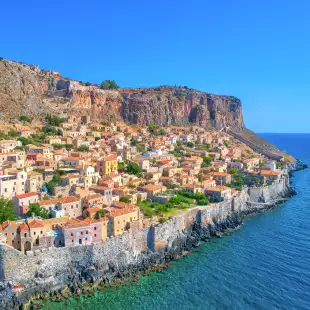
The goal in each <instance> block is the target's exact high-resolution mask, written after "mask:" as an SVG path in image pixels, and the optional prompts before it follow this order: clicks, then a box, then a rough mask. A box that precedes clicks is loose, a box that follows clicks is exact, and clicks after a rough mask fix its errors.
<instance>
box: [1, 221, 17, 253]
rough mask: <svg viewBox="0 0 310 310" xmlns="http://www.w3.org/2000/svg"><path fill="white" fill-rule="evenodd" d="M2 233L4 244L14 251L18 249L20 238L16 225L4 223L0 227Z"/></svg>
mask: <svg viewBox="0 0 310 310" xmlns="http://www.w3.org/2000/svg"><path fill="white" fill-rule="evenodd" d="M1 228H2V233H3V235H4V237H5V239H6V244H7V245H9V246H12V247H14V248H15V249H19V248H20V238H19V235H18V233H17V229H18V225H17V224H16V222H13V221H9V220H8V221H5V222H3V223H2V225H1Z"/></svg>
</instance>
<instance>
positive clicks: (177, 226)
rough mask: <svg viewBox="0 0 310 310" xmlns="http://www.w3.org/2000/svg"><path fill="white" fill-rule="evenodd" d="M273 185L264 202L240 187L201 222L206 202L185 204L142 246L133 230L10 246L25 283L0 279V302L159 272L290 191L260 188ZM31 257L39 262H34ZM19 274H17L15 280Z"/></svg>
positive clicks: (78, 291) (76, 292) (32, 304)
mask: <svg viewBox="0 0 310 310" xmlns="http://www.w3.org/2000/svg"><path fill="white" fill-rule="evenodd" d="M285 184H286V185H285ZM275 190H277V191H278V195H277V198H278V200H273V203H270V204H268V203H267V204H266V203H263V204H260V203H257V205H256V204H255V205H254V206H253V205H247V202H246V197H248V196H246V192H244V196H243V197H242V199H241V200H240V201H239V202H238V203H237V202H236V201H234V202H233V201H226V202H224V203H223V204H221V205H218V206H215V207H213V208H212V209H214V212H216V214H218V216H217V217H215V216H214V214H213V215H212V218H213V221H212V222H206V220H207V219H208V216H209V215H208V212H210V210H211V209H210V208H208V207H207V208H204V209H201V208H196V209H192V210H189V211H188V212H187V213H186V214H183V215H180V216H177V217H175V218H173V219H171V220H170V221H169V222H166V223H164V224H158V225H156V226H154V227H150V228H148V230H147V231H145V232H144V236H143V237H142V241H143V242H145V243H146V244H145V247H142V246H141V245H140V244H138V242H139V238H138V237H137V236H136V235H130V234H129V233H126V234H124V235H122V236H119V237H118V238H112V239H110V240H107V241H106V242H105V243H104V244H99V245H92V246H89V247H87V246H81V247H77V248H71V249H69V248H60V249H55V250H54V251H50V252H48V253H42V254H40V253H39V254H38V256H34V257H29V258H28V257H21V256H20V254H19V253H15V252H10V253H9V255H13V254H14V255H15V256H13V259H16V260H17V262H20V267H19V268H20V271H21V272H26V276H27V277H28V278H27V279H26V280H25V282H22V284H24V285H27V286H26V287H25V286H24V288H25V289H23V290H21V291H20V292H14V290H13V285H14V282H12V281H7V282H0V308H1V309H2V308H3V309H37V308H40V307H42V303H43V302H44V301H46V300H51V301H64V300H66V299H67V298H68V297H70V296H72V297H79V296H80V295H85V296H88V295H89V294H92V293H93V292H95V291H96V290H99V291H100V290H103V289H105V288H107V287H115V286H119V285H124V284H131V283H134V282H136V281H137V280H139V278H140V277H141V276H142V275H147V274H149V273H150V272H154V271H155V272H163V271H164V270H165V269H166V268H168V266H169V263H170V262H171V261H172V260H176V259H180V258H181V257H182V256H183V255H188V253H190V252H191V251H194V250H195V249H196V248H197V247H199V245H200V243H201V242H208V241H209V240H210V238H214V237H218V238H221V237H223V236H224V235H225V234H227V233H232V232H233V231H235V230H238V229H240V227H241V226H242V224H243V220H244V218H245V217H247V216H248V215H251V214H255V213H260V212H263V211H265V210H267V209H271V208H274V207H276V206H278V203H279V202H281V201H283V197H284V196H285V197H290V196H291V195H293V194H295V192H294V191H293V190H292V189H291V188H290V187H289V186H288V183H287V182H286V181H285V183H283V185H281V184H278V185H277V186H275V187H270V188H266V189H265V191H266V192H268V193H269V196H272V198H273V199H274V198H275V197H274V195H273V194H274V192H275ZM271 194H272V195H271ZM257 195H258V194H257V192H253V199H254V198H259V197H258V196H257ZM269 196H268V197H269ZM232 205H233V206H234V208H237V209H235V211H234V212H226V213H225V212H224V213H221V212H222V211H220V210H223V208H226V209H229V208H232ZM237 206H238V207H237ZM241 206H242V207H241ZM218 212H220V213H218ZM220 214H221V216H219V215H220ZM225 214H228V216H227V215H225ZM150 240H153V241H152V242H153V245H152V244H151V243H149V242H150ZM154 244H155V246H154ZM156 245H160V246H161V247H157V246H156ZM137 248H139V249H140V250H137ZM0 250H1V251H0V258H1V256H2V257H4V256H5V255H6V253H5V252H3V249H1V248H0ZM10 251H11V250H10ZM17 254H18V255H17ZM27 260H29V261H30V262H31V265H29V264H28V261H27ZM24 262H26V263H27V265H24V266H30V267H29V268H30V269H29V270H28V269H27V267H23V263H24ZM37 262H40V265H38V264H37ZM18 264H19V263H18ZM56 267H57V269H55V268H56ZM15 268H16V264H15ZM24 269H27V270H24ZM51 270H52V272H51ZM9 271H10V270H9ZM32 273H33V275H32ZM45 275H48V277H45ZM12 276H14V277H17V276H18V274H17V273H16V272H15V271H12ZM23 278H25V277H23ZM22 280H23V279H22V278H21V280H20V281H22Z"/></svg>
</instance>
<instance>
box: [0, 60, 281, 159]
mask: <svg viewBox="0 0 310 310" xmlns="http://www.w3.org/2000/svg"><path fill="white" fill-rule="evenodd" d="M0 112H1V113H2V117H3V119H4V120H11V121H14V120H16V119H18V118H19V117H20V116H21V115H27V116H31V117H33V118H35V119H38V120H39V119H43V117H44V116H45V115H46V114H47V113H49V114H53V115H58V116H61V117H68V116H70V115H91V119H92V121H98V122H101V121H113V122H115V121H120V120H123V121H125V122H128V123H130V124H137V125H147V124H149V123H150V122H153V123H155V124H156V125H159V126H165V125H186V124H196V125H200V126H203V127H206V128H211V129H217V130H225V131H227V130H230V131H231V132H232V133H234V134H237V135H238V137H241V139H243V137H244V136H246V137H247V138H246V139H244V142H245V143H247V142H248V144H249V145H250V146H252V145H253V143H254V144H255V146H257V151H259V152H260V151H261V152H262V153H264V152H266V150H267V151H268V150H271V151H272V153H273V154H274V153H275V154H278V149H277V148H276V147H275V146H273V145H271V144H269V143H267V142H266V141H264V140H262V139H257V137H256V135H255V134H249V132H248V131H247V130H246V128H245V125H244V122H243V115H242V104H241V101H240V100H239V99H238V98H236V97H233V96H220V95H214V94H209V93H206V92H200V91H197V90H194V89H189V88H187V87H169V86H161V87H157V88H138V89H118V90H102V89H100V88H99V87H98V85H90V86H85V84H84V83H82V82H78V81H74V80H71V79H68V78H65V77H62V76H61V75H60V74H59V73H58V72H55V71H53V72H52V71H49V70H40V69H39V68H38V67H36V66H32V65H25V64H22V63H19V62H13V61H8V60H5V59H3V60H1V61H0Z"/></svg>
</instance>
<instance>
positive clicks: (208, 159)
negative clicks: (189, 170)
mask: <svg viewBox="0 0 310 310" xmlns="http://www.w3.org/2000/svg"><path fill="white" fill-rule="evenodd" d="M202 159H203V162H202V167H209V166H210V164H211V162H212V157H210V156H204V157H203V158H202Z"/></svg>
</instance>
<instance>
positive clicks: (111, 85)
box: [100, 80, 119, 89]
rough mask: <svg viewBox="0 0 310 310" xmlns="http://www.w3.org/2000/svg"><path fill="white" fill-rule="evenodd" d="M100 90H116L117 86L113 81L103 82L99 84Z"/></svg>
mask: <svg viewBox="0 0 310 310" xmlns="http://www.w3.org/2000/svg"><path fill="white" fill-rule="evenodd" d="M100 88H101V89H118V88H119V86H118V85H117V84H116V82H115V81H114V80H105V81H103V82H101V84H100Z"/></svg>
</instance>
